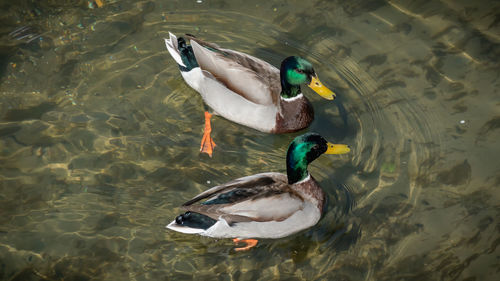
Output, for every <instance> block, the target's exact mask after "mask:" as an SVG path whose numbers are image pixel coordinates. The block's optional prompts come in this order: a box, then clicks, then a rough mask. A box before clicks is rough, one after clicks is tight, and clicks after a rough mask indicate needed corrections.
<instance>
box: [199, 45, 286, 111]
mask: <svg viewBox="0 0 500 281" xmlns="http://www.w3.org/2000/svg"><path fill="white" fill-rule="evenodd" d="M204 45H205V43H204V42H201V41H198V40H196V39H193V38H191V46H192V47H193V51H194V54H195V57H196V60H197V61H198V64H199V65H200V68H201V69H202V70H205V71H208V72H210V73H211V74H212V75H213V76H214V77H215V78H216V79H217V80H218V81H220V82H221V83H223V84H224V85H225V86H226V87H227V88H228V89H230V90H231V91H233V92H235V93H237V94H239V95H241V96H242V97H244V98H245V99H247V100H249V101H251V102H253V103H256V104H261V105H271V104H274V105H276V104H277V103H278V101H279V96H280V92H281V83H280V73H279V69H277V68H276V67H274V66H272V65H271V64H269V63H267V62H265V61H263V60H261V59H258V58H255V57H252V56H250V55H247V54H244V53H241V52H236V51H233V50H228V49H220V48H217V47H216V45H212V44H210V45H209V46H206V47H204Z"/></svg>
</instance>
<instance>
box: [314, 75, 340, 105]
mask: <svg viewBox="0 0 500 281" xmlns="http://www.w3.org/2000/svg"><path fill="white" fill-rule="evenodd" d="M307 86H309V88H311V89H313V91H315V92H316V93H317V94H318V95H320V96H322V97H323V98H325V99H327V100H333V99H335V97H336V95H335V93H334V92H332V91H331V90H330V89H328V88H327V87H325V85H323V84H322V83H321V81H319V79H318V76H313V77H312V79H311V83H310V84H309V85H307Z"/></svg>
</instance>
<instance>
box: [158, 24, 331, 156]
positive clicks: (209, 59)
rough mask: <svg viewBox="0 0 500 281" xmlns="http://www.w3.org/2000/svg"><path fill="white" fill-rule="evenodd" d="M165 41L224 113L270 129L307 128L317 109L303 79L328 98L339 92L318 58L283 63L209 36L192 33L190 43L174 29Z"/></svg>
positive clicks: (205, 143) (208, 145)
mask: <svg viewBox="0 0 500 281" xmlns="http://www.w3.org/2000/svg"><path fill="white" fill-rule="evenodd" d="M169 34H170V38H169V39H165V44H166V46H167V50H168V51H169V53H170V55H171V56H172V57H173V58H174V60H175V61H176V62H177V64H178V65H179V69H180V71H181V74H182V77H183V78H184V80H185V81H186V83H187V84H188V85H189V86H191V88H193V89H195V90H196V91H198V92H199V93H200V94H201V96H202V98H203V100H204V101H205V103H206V104H207V105H208V106H209V107H210V108H211V109H212V110H213V111H214V112H215V113H216V114H218V115H220V116H223V117H224V118H226V119H229V120H231V121H233V122H236V123H239V124H242V125H245V126H248V127H251V128H254V129H256V130H259V131H262V132H267V133H288V132H294V131H298V130H301V129H304V128H306V127H307V126H309V124H310V123H311V122H312V121H313V119H314V112H313V108H312V106H311V104H310V103H309V101H308V100H307V98H306V97H305V96H304V95H303V94H302V92H301V89H300V85H302V84H306V85H308V86H309V87H310V88H311V89H313V90H314V91H315V92H316V93H318V94H319V95H320V96H322V97H323V98H325V99H328V100H333V99H334V98H335V94H334V93H333V92H332V91H330V90H329V89H328V88H326V87H325V86H324V85H323V84H322V83H321V82H320V81H319V79H318V76H317V75H316V72H315V71H314V69H313V67H312V64H311V63H310V62H308V61H307V60H306V59H304V58H301V57H296V56H292V57H288V58H286V59H285V60H283V62H282V63H281V68H280V69H277V68H276V67H274V66H272V65H271V64H269V63H267V62H265V61H263V60H261V59H258V58H256V57H253V56H250V55H247V54H244V53H241V52H237V51H233V50H229V49H222V48H220V47H219V46H217V45H215V44H212V43H207V42H203V41H201V40H199V39H196V38H194V37H192V36H190V35H186V36H187V38H189V39H190V44H191V45H187V44H186V40H185V39H184V38H182V37H179V38H178V39H177V37H175V35H173V34H172V33H169ZM210 117H211V113H208V112H205V132H204V135H203V139H202V144H201V149H200V150H201V151H202V152H206V153H208V154H209V155H210V156H212V151H213V148H214V147H215V143H214V142H213V140H212V138H211V137H210V131H211V126H210Z"/></svg>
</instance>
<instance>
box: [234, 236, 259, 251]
mask: <svg viewBox="0 0 500 281" xmlns="http://www.w3.org/2000/svg"><path fill="white" fill-rule="evenodd" d="M233 242H234V243H235V244H238V243H240V242H241V243H245V244H246V246H245V247H241V248H234V250H235V251H248V250H250V249H251V248H253V247H255V246H256V245H257V243H258V242H259V241H258V240H257V239H238V238H234V239H233Z"/></svg>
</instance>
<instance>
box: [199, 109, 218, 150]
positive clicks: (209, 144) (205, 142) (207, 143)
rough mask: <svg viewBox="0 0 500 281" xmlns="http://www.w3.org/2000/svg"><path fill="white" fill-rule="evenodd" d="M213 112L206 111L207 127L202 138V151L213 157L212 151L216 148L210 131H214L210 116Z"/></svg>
mask: <svg viewBox="0 0 500 281" xmlns="http://www.w3.org/2000/svg"><path fill="white" fill-rule="evenodd" d="M211 117H212V114H210V113H208V112H207V111H205V129H204V132H203V138H202V139H201V146H200V152H202V153H206V154H208V156H210V157H212V153H213V151H214V148H215V146H216V145H215V142H214V141H213V140H212V137H211V136H210V133H211V132H212V126H211V125H210V118H211Z"/></svg>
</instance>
